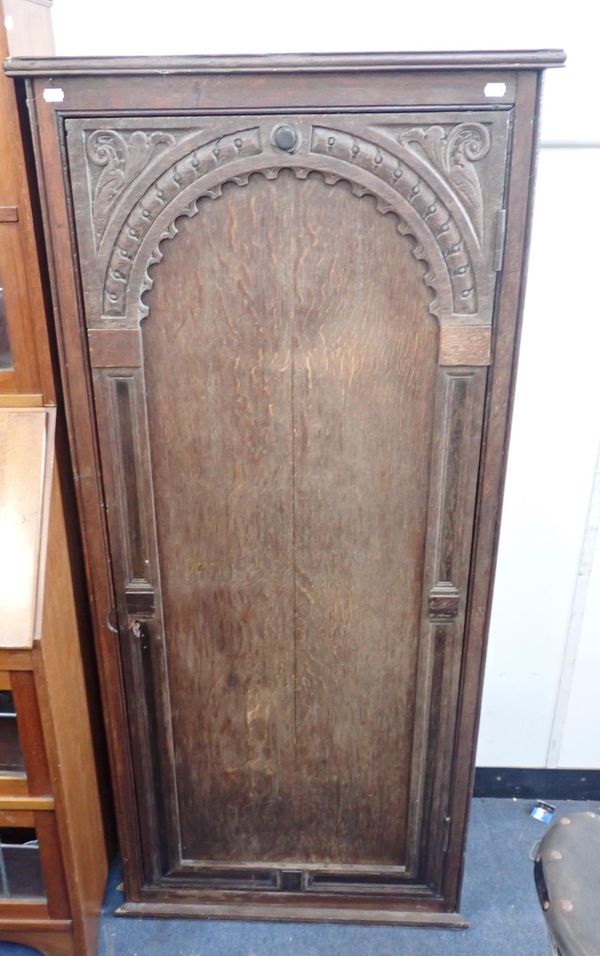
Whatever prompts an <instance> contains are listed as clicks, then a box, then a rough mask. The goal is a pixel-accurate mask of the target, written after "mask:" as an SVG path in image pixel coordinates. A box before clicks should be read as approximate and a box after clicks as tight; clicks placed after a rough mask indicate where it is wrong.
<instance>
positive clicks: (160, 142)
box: [85, 129, 175, 248]
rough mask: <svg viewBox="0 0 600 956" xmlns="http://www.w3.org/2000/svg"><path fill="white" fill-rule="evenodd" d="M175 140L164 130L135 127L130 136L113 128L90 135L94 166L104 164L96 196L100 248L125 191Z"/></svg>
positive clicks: (96, 234)
mask: <svg viewBox="0 0 600 956" xmlns="http://www.w3.org/2000/svg"><path fill="white" fill-rule="evenodd" d="M174 143H175V137H174V136H173V135H172V134H171V133H167V132H163V131H155V132H148V133H147V132H144V131H143V130H135V131H134V132H132V133H131V134H129V135H128V136H127V135H126V134H125V133H117V132H116V130H112V129H97V130H94V131H93V132H92V133H91V134H90V135H89V136H88V138H87V142H86V147H85V148H86V153H87V155H88V158H89V159H90V161H91V163H92V164H93V165H95V166H100V167H102V171H101V173H100V176H99V177H98V180H97V182H96V184H95V188H94V195H93V199H92V218H93V223H94V239H95V242H96V248H97V247H98V244H99V242H100V240H101V239H102V236H103V235H104V230H105V229H106V226H107V224H108V221H109V219H110V215H111V212H112V209H113V207H114V204H115V202H116V200H117V199H118V197H119V196H120V194H121V193H122V191H123V190H124V189H125V187H126V186H128V185H129V183H131V182H133V180H134V179H135V178H136V176H138V175H139V173H140V172H141V171H142V170H143V169H144V167H145V166H147V165H148V163H149V162H150V161H151V160H152V159H153V157H154V156H155V155H156V154H157V153H159V152H161V151H162V150H164V149H167V148H168V147H169V146H173V145H174Z"/></svg>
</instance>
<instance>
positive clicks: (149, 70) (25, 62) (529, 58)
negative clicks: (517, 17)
mask: <svg viewBox="0 0 600 956" xmlns="http://www.w3.org/2000/svg"><path fill="white" fill-rule="evenodd" d="M565 59H566V55H565V52H564V50H508V51H506V50H497V51H466V52H458V53H429V52H423V53H284V54H280V53H277V54H269V55H265V56H263V55H261V56H250V55H243V56H166V57H154V56H132V57H125V56H117V57H35V58H32V57H14V58H11V59H8V60H6V62H5V64H4V69H5V71H6V73H7V74H8V75H9V76H44V77H55V76H105V75H111V76H125V75H132V74H134V75H135V74H137V75H160V76H165V75H166V76H168V75H176V74H184V75H193V74H207V73H331V72H337V73H339V72H348V73H363V72H390V73H396V72H403V71H409V70H410V71H413V70H543V69H546V68H548V67H556V66H563V65H564V63H565Z"/></svg>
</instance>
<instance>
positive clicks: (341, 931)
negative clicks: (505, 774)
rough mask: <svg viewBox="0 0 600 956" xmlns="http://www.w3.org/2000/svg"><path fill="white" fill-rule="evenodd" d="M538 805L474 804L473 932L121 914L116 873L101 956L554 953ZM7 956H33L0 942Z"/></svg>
mask: <svg viewBox="0 0 600 956" xmlns="http://www.w3.org/2000/svg"><path fill="white" fill-rule="evenodd" d="M530 807H531V801H526V800H490V799H475V800H474V801H473V809H472V815H471V827H470V832H469V843H468V850H467V860H466V871H465V883H464V891H463V899H462V907H461V912H462V913H463V914H464V915H465V916H466V917H467V918H468V919H469V920H470V921H471V927H470V929H467V930H458V931H457V930H439V929H436V930H427V929H414V928H410V929H409V928H403V927H387V926H351V925H322V924H314V923H312V924H302V923H262V922H261V923H250V922H229V921H216V920H215V921H200V920H154V919H143V920H142V919H130V918H125V917H115V916H113V912H114V910H115V908H116V907H117V906H118V905H119V903H120V901H121V899H122V894H121V893H120V892H119V891H118V890H117V888H116V887H117V886H118V884H119V881H120V872H119V869H118V867H114V868H113V871H112V872H111V876H110V880H109V886H108V890H107V895H106V900H105V904H104V911H103V916H102V920H101V923H100V932H99V951H98V956H275V954H277V956H282V954H284V953H290V954H292V956H370V954H374V956H549V952H550V948H549V946H548V943H547V939H546V931H545V927H544V920H543V918H542V914H541V910H540V907H539V904H538V901H537V896H536V893H535V887H534V883H533V875H532V863H531V861H530V859H529V853H530V851H531V848H532V846H533V845H534V843H535V842H536V841H537V840H538V839H540V838H541V837H542V836H543V834H544V833H545V832H546V827H545V826H544V824H542V823H538V822H537V821H536V820H533V819H532V818H531V817H530V816H529V809H530ZM585 809H593V810H596V811H597V810H598V805H597V804H595V803H583V802H581V803H579V802H567V801H562V802H560V803H558V809H557V816H560V815H565V814H568V813H572V812H575V811H576V810H585ZM0 954H1V956H25V954H29V956H31V950H28V949H25V948H24V947H21V946H13V945H10V944H8V943H0Z"/></svg>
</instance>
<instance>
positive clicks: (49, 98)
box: [44, 86, 65, 103]
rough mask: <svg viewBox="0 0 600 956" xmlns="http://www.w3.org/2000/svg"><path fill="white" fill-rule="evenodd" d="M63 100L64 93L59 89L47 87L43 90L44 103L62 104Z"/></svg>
mask: <svg viewBox="0 0 600 956" xmlns="http://www.w3.org/2000/svg"><path fill="white" fill-rule="evenodd" d="M64 98H65V91H64V90H61V89H60V87H56V86H49V87H47V88H46V89H45V90H44V99H45V100H46V103H62V101H63V100H64Z"/></svg>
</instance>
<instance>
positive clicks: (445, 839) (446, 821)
mask: <svg viewBox="0 0 600 956" xmlns="http://www.w3.org/2000/svg"><path fill="white" fill-rule="evenodd" d="M451 820H452V817H444V836H443V838H442V852H443V853H447V852H448V845H449V843H450V821H451Z"/></svg>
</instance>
